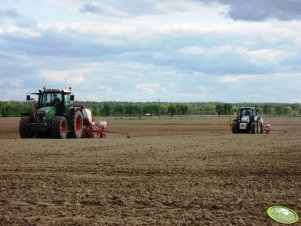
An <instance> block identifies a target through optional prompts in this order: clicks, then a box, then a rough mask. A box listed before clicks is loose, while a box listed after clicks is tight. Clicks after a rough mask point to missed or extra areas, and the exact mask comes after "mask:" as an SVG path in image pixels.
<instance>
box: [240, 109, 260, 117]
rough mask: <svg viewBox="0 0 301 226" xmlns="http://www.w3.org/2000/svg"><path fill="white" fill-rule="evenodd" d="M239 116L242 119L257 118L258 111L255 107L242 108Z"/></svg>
mask: <svg viewBox="0 0 301 226" xmlns="http://www.w3.org/2000/svg"><path fill="white" fill-rule="evenodd" d="M239 116H240V118H242V117H243V116H248V117H253V118H254V117H256V116H257V111H256V109H255V108H254V107H241V108H240V109H239Z"/></svg>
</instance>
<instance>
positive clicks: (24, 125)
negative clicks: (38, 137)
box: [19, 116, 33, 138]
mask: <svg viewBox="0 0 301 226" xmlns="http://www.w3.org/2000/svg"><path fill="white" fill-rule="evenodd" d="M30 121H31V117H30V116H22V117H21V119H20V124H19V133H20V137H21V138H33V133H32V132H31V131H30V127H29V123H30Z"/></svg>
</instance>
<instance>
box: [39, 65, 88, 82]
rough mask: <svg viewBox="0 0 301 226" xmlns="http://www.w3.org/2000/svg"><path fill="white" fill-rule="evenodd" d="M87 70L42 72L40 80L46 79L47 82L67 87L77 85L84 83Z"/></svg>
mask: <svg viewBox="0 0 301 226" xmlns="http://www.w3.org/2000/svg"><path fill="white" fill-rule="evenodd" d="M84 73H85V70H83V69H81V70H63V71H57V70H42V71H40V72H39V73H38V75H37V77H38V78H39V79H44V80H45V81H47V82H59V83H65V85H69V84H70V85H76V84H80V83H82V82H84V81H85V80H86V79H85V75H84Z"/></svg>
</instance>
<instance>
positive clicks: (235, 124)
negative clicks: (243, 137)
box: [232, 121, 239, 133]
mask: <svg viewBox="0 0 301 226" xmlns="http://www.w3.org/2000/svg"><path fill="white" fill-rule="evenodd" d="M238 132H239V131H238V123H237V121H234V122H233V124H232V133H238Z"/></svg>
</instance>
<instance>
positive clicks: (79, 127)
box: [70, 111, 83, 138]
mask: <svg viewBox="0 0 301 226" xmlns="http://www.w3.org/2000/svg"><path fill="white" fill-rule="evenodd" d="M70 125H71V128H70V137H73V138H81V136H82V133H83V115H82V113H81V112H80V111H76V112H75V114H74V116H73V119H72V120H71V124H70Z"/></svg>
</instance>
